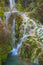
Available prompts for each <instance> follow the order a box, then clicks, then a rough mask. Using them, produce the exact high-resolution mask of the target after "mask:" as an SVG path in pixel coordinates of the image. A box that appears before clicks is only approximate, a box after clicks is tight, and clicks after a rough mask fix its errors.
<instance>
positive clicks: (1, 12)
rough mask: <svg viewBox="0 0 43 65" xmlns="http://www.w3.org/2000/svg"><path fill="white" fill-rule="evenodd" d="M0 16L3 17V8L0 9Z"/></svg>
mask: <svg viewBox="0 0 43 65" xmlns="http://www.w3.org/2000/svg"><path fill="white" fill-rule="evenodd" d="M0 17H1V18H2V19H3V17H4V11H3V10H0Z"/></svg>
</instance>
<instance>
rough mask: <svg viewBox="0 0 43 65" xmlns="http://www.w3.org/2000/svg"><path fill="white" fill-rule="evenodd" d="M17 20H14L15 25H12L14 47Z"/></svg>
mask: <svg viewBox="0 0 43 65" xmlns="http://www.w3.org/2000/svg"><path fill="white" fill-rule="evenodd" d="M15 23H16V21H15V19H14V20H13V25H12V44H13V47H14V46H15Z"/></svg>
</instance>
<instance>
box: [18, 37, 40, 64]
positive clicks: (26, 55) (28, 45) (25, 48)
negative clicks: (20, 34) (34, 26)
mask: <svg viewBox="0 0 43 65" xmlns="http://www.w3.org/2000/svg"><path fill="white" fill-rule="evenodd" d="M38 44H39V43H38V42H37V41H36V40H35V37H32V36H28V37H27V38H26V40H25V41H23V43H22V46H21V48H20V50H19V56H20V57H21V58H22V59H24V60H28V61H30V62H31V61H32V62H36V59H37V58H38V55H39V54H40V52H41V47H40V45H38ZM36 63H37V62H36Z"/></svg>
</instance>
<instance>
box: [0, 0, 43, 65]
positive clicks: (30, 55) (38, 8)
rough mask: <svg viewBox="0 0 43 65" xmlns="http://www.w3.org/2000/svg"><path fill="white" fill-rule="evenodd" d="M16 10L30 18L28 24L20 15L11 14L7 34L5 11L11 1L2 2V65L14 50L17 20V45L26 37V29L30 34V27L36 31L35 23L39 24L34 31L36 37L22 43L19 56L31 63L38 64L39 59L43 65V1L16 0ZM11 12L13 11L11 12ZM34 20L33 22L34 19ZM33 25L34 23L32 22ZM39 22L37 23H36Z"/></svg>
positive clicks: (0, 0)
mask: <svg viewBox="0 0 43 65" xmlns="http://www.w3.org/2000/svg"><path fill="white" fill-rule="evenodd" d="M15 2H16V8H17V10H18V11H19V12H23V13H25V14H26V15H27V16H28V17H30V18H29V20H28V21H27V22H26V21H25V20H23V17H22V16H21V15H20V14H19V13H11V15H10V17H9V19H8V32H6V20H5V15H4V13H5V11H8V10H9V9H10V8H9V0H0V18H1V20H2V21H0V65H1V64H2V62H4V61H5V60H6V59H7V56H8V54H9V52H10V51H11V49H12V45H13V44H12V43H11V35H12V24H13V19H14V18H15V20H16V23H15V38H14V40H15V43H16V45H17V44H18V42H19V41H20V39H21V37H22V36H23V35H24V27H25V28H26V30H27V31H26V32H28V34H29V32H30V27H31V28H32V29H34V27H35V26H34V21H35V23H36V24H37V28H36V29H35V30H33V31H32V33H33V34H34V36H28V37H26V39H25V40H24V41H23V42H22V46H21V48H20V49H19V52H18V54H19V56H20V57H21V59H24V60H26V61H29V62H36V59H37V58H38V61H39V63H40V64H41V63H42V65H43V48H42V46H43V25H42V26H40V24H41V23H42V24H43V0H15ZM10 11H11V10H10ZM31 18H32V19H33V20H34V21H33V20H32V19H31ZM31 20H32V21H33V23H32V21H31ZM36 21H37V22H36Z"/></svg>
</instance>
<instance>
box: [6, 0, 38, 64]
mask: <svg viewBox="0 0 43 65" xmlns="http://www.w3.org/2000/svg"><path fill="white" fill-rule="evenodd" d="M13 6H14V7H15V0H10V8H11V9H12V8H13ZM15 12H18V13H19V14H20V15H21V16H22V17H23V24H24V23H26V25H24V35H23V37H22V38H21V39H20V41H19V43H18V45H17V47H16V48H15V40H14V38H15V33H16V32H15V22H16V20H15V18H14V20H13V25H12V44H13V50H11V53H12V56H15V55H16V56H18V50H19V48H20V47H21V45H22V42H23V41H24V40H25V39H26V37H27V36H29V35H31V36H32V30H33V29H31V25H30V34H26V33H27V32H26V26H27V24H28V22H29V21H32V23H33V24H34V29H35V28H36V27H37V25H36V23H35V21H33V20H32V19H30V18H29V17H28V16H27V15H26V14H25V13H22V12H19V11H18V10H17V9H16V8H14V9H13V10H12V12H11V11H9V12H6V13H7V15H6V30H7V31H8V18H9V17H10V15H11V13H15ZM14 58H15V57H14ZM14 60H15V61H16V60H17V59H14ZM10 61H11V60H10ZM15 61H14V62H15ZM17 61H18V60H17ZM19 61H20V60H19ZM19 61H18V62H19ZM11 62H13V60H12V61H11ZM18 62H17V63H18ZM20 63H22V61H20ZM8 64H9V65H12V64H10V62H9V63H8ZM8 64H7V65H8ZM13 65H14V64H13ZM15 65H20V64H16V62H15ZM21 65H27V64H21ZM31 65H32V64H31Z"/></svg>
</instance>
